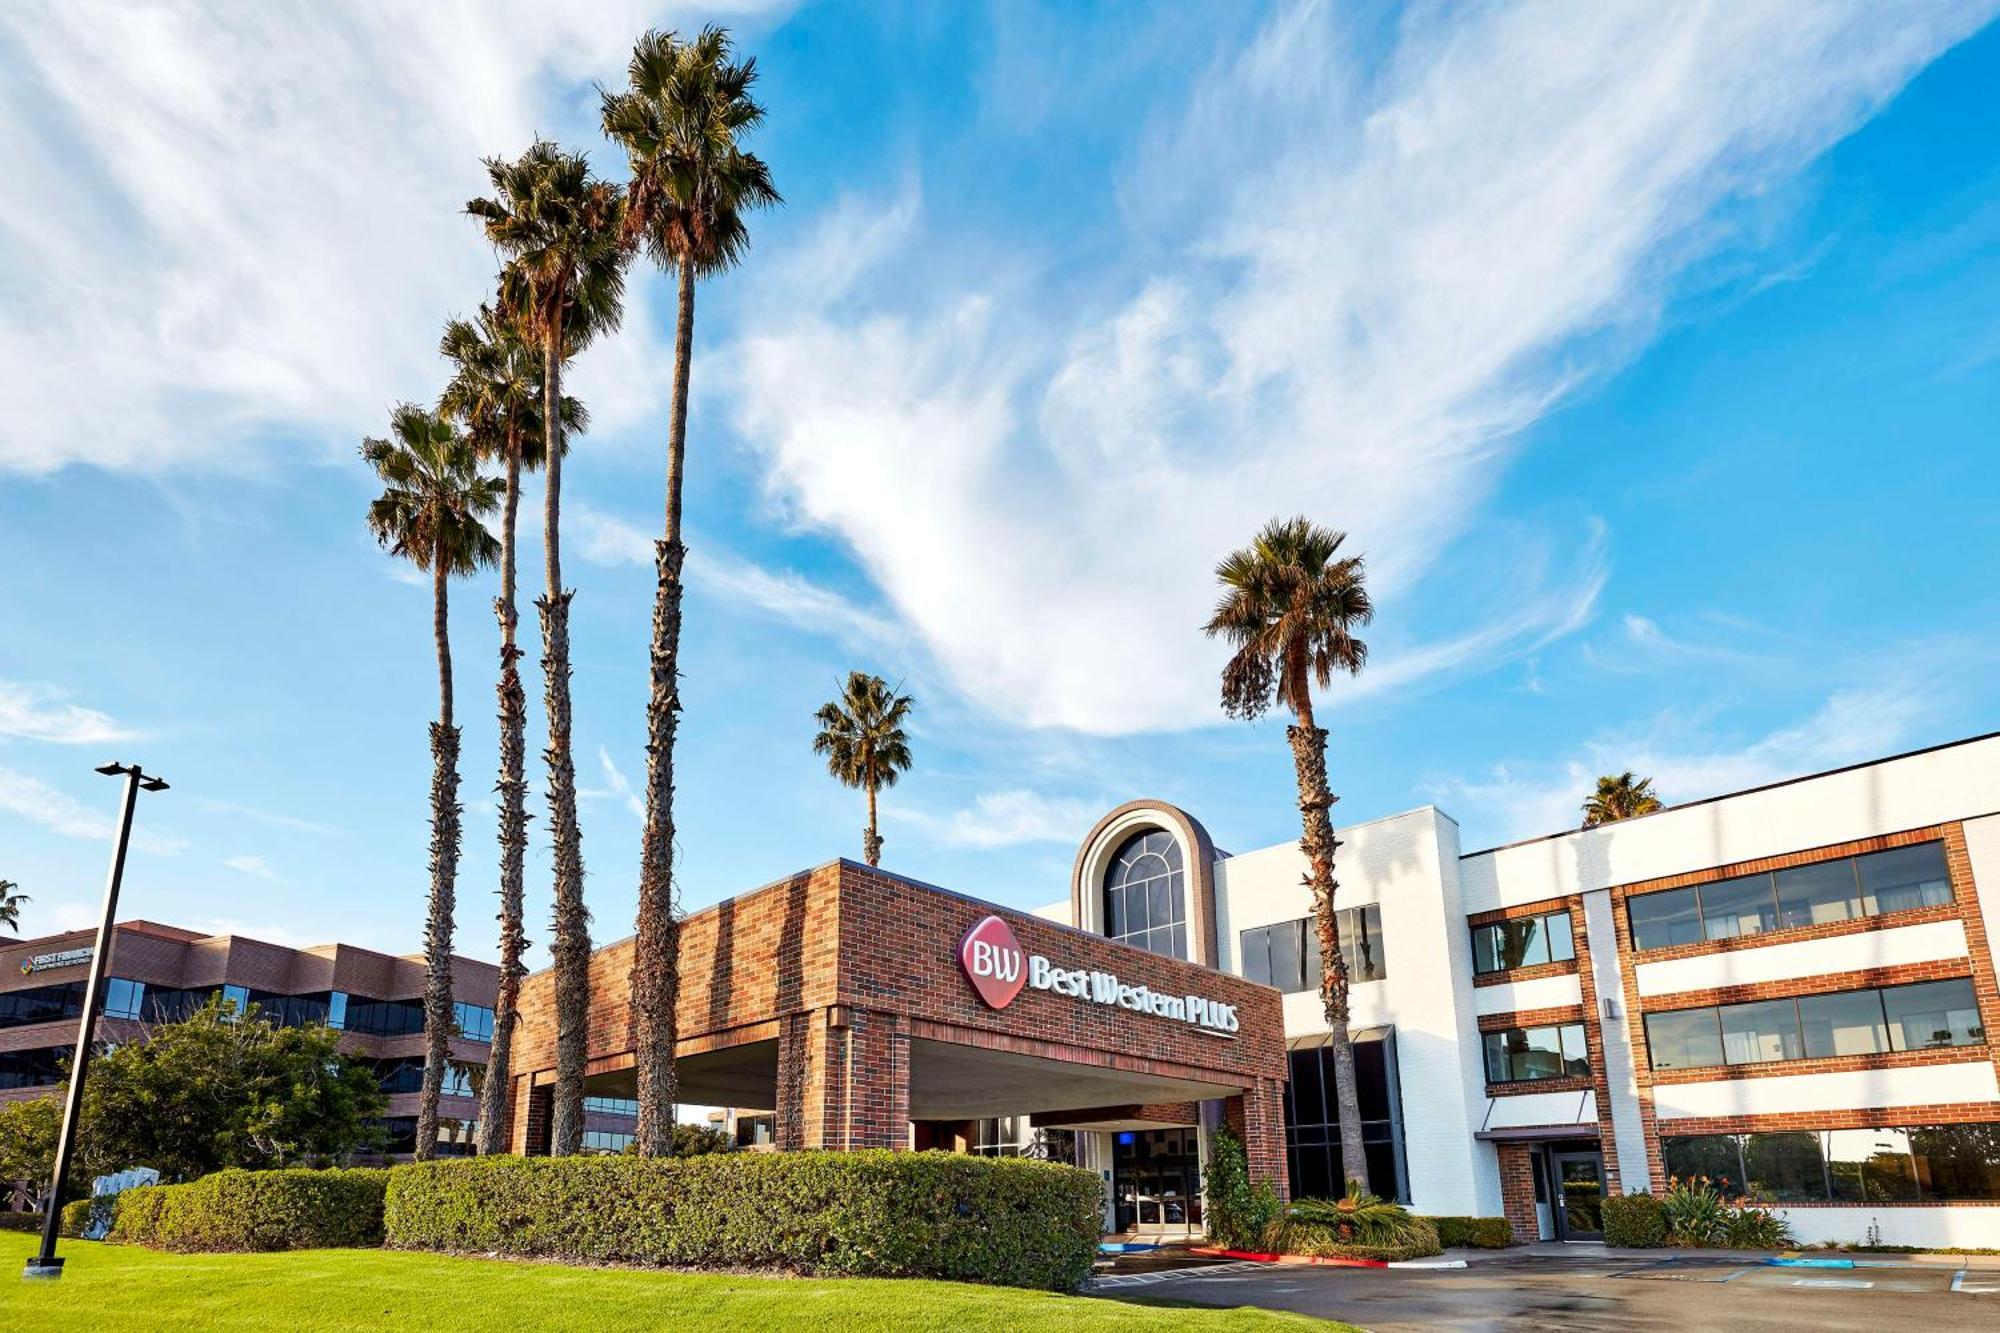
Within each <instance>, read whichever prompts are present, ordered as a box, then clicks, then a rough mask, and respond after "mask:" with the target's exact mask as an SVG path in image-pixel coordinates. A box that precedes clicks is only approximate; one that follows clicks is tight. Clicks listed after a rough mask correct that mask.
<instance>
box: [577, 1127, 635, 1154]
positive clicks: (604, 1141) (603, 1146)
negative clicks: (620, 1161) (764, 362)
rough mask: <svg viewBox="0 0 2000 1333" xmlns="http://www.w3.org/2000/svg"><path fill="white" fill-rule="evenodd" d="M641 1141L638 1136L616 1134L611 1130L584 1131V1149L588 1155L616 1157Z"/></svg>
mask: <svg viewBox="0 0 2000 1333" xmlns="http://www.w3.org/2000/svg"><path fill="white" fill-rule="evenodd" d="M638 1141H639V1136H638V1135H636V1134H615V1133H613V1132H611V1131H610V1130H604V1129H586V1130H584V1131H583V1147H582V1149H581V1151H582V1152H583V1153H585V1154H586V1155H594V1156H599V1157H615V1156H617V1155H618V1154H619V1153H622V1152H624V1151H625V1150H626V1149H627V1148H629V1147H631V1146H632V1145H633V1144H635V1143H637V1142H638Z"/></svg>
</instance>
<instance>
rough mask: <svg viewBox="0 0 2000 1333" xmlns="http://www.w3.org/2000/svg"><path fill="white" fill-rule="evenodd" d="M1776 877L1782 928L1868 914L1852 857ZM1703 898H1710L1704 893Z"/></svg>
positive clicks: (1796, 868)
mask: <svg viewBox="0 0 2000 1333" xmlns="http://www.w3.org/2000/svg"><path fill="white" fill-rule="evenodd" d="M1776 879H1777V882H1778V924H1779V926H1781V927H1783V928H1786V929H1789V928H1791V927H1793V926H1823V925H1825V924H1826V923H1827V922H1829V921H1851V920H1853V919H1854V918H1856V917H1859V916H1865V915H1866V913H1865V912H1863V911H1862V909H1861V895H1860V893H1859V891H1858V889H1857V888H1856V881H1855V878H1854V860H1853V858H1852V857H1842V858H1841V859H1840V860H1838V861H1822V862H1820V863H1819V864H1818V865H1810V866H1794V867H1792V868H1791V869H1790V870H1780V871H1779V872H1778V873H1777V875H1776ZM1703 901H1704V902H1706V901H1707V899H1706V897H1705V896H1704V898H1703Z"/></svg>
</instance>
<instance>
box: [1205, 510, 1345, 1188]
mask: <svg viewBox="0 0 2000 1333" xmlns="http://www.w3.org/2000/svg"><path fill="white" fill-rule="evenodd" d="M1346 540H1347V534H1346V533H1344V532H1334V531H1332V530H1330V529H1327V528H1322V527H1319V526H1317V525H1315V524H1313V523H1311V522H1309V521H1308V520H1306V519H1304V518H1292V519H1273V520H1272V521H1271V522H1269V523H1267V524H1265V525H1264V529H1263V531H1261V532H1259V533H1258V534H1257V537H1256V540H1255V541H1253V542H1252V543H1251V544H1250V546H1249V547H1248V548H1246V549H1244V550H1241V551H1235V552H1232V553H1231V554H1230V555H1229V556H1228V558H1226V559H1225V560H1223V562H1222V563H1221V564H1219V565H1217V566H1216V567H1215V576H1216V578H1217V579H1218V580H1219V581H1220V582H1221V583H1222V586H1223V594H1222V599H1221V601H1220V602H1218V603H1217V604H1216V608H1215V615H1214V616H1213V617H1212V618H1211V619H1210V620H1209V622H1208V633H1209V635H1210V637H1218V636H1219V637H1221V638H1224V639H1226V640H1228V641H1229V642H1230V643H1231V644H1233V645H1234V646H1235V649H1236V651H1235V654H1234V655H1233V656H1231V657H1230V659H1229V662H1228V664H1227V665H1226V666H1224V667H1223V669H1222V708H1223V711H1224V712H1225V713H1227V714H1229V715H1230V716H1231V717H1239V718H1245V719H1249V718H1254V717H1258V716H1261V715H1262V714H1263V713H1265V712H1266V711H1268V710H1269V709H1270V708H1271V707H1272V706H1273V705H1274V704H1282V705H1284V706H1285V707H1286V708H1289V709H1290V710H1291V713H1292V716H1293V718H1294V719H1295V720H1294V722H1293V723H1292V725H1290V726H1288V727H1287V728H1286V729H1285V735H1286V738H1287V739H1288V740H1289V741H1290V742H1291V747H1292V766H1293V768H1294V769H1295V770H1296V772H1297V775H1298V783H1299V818H1300V822H1301V825H1302V836H1301V837H1300V838H1299V849H1300V850H1301V851H1302V852H1304V853H1305V857H1306V867H1307V872H1306V885H1307V887H1309V888H1310V889H1311V890H1312V899H1313V923H1314V926H1315V927H1316V931H1317V934H1318V936H1319V958H1320V1001H1321V1004H1322V1005H1323V1007H1324V1009H1325V1011H1326V1023H1327V1026H1328V1028H1330V1029H1331V1030H1332V1041H1331V1043H1330V1045H1331V1047H1332V1050H1333V1074H1334V1090H1335V1095H1336V1096H1337V1098H1338V1101H1339V1115H1340V1162H1341V1169H1342V1170H1343V1171H1344V1172H1345V1173H1346V1176H1347V1179H1348V1180H1349V1181H1350V1182H1353V1183H1357V1184H1359V1185H1360V1187H1361V1188H1362V1189H1364V1190H1365V1189H1367V1188H1368V1161H1367V1158H1366V1157H1365V1156H1364V1155H1363V1152H1362V1147H1361V1107H1360V1098H1359V1096H1358V1095H1357V1093H1356V1089H1355V1082H1354V1046H1353V1043H1352V1041H1351V1040H1350V1038H1349V1035H1348V1031H1347V964H1346V963H1345V962H1344V961H1343V960H1342V958H1341V954H1340V924H1339V920H1338V918H1337V917H1336V916H1335V914H1334V891H1335V889H1336V888H1338V885H1337V884H1336V883H1335V881H1334V877H1333V856H1334V852H1335V851H1337V850H1338V849H1339V847H1340V841H1339V839H1337V838H1336V837H1334V832H1333V817H1332V814H1331V811H1332V808H1333V803H1334V799H1335V798H1334V795H1333V793H1332V792H1331V791H1330V790H1329V789H1328V787H1327V780H1326V730H1325V729H1324V728H1323V727H1321V726H1319V725H1318V723H1316V722H1315V721H1314V720H1313V704H1312V687H1313V685H1314V684H1318V685H1319V687H1320V688H1321V689H1325V688H1326V687H1327V686H1329V685H1331V684H1332V683H1333V673H1334V672H1336V671H1345V672H1347V673H1348V674H1350V675H1355V674H1359V672H1360V671H1361V668H1362V666H1363V665H1364V664H1365V663H1366V662H1367V660H1368V645H1366V644H1365V643H1363V642H1361V640H1359V639H1357V638H1355V637H1354V631H1355V629H1356V628H1358V627H1359V626H1362V625H1366V624H1367V623H1368V622H1369V620H1370V619H1371V618H1373V616H1374V614H1375V610H1374V607H1373V606H1372V605H1371V604H1370V603H1369V600H1368V589H1367V586H1366V584H1365V582H1364V578H1363V569H1362V560H1361V557H1360V556H1358V555H1356V556H1346V557H1342V556H1341V555H1340V554H1339V552H1340V546H1341V543H1342V542H1344V541H1346Z"/></svg>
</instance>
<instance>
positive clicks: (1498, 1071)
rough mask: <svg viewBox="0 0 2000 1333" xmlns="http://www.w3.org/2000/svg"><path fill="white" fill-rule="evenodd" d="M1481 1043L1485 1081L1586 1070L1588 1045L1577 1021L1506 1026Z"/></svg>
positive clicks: (1559, 1075)
mask: <svg viewBox="0 0 2000 1333" xmlns="http://www.w3.org/2000/svg"><path fill="white" fill-rule="evenodd" d="M1485 1042H1486V1081H1487V1082H1489V1083H1526V1082H1531V1081H1533V1080H1535V1079H1542V1078H1567V1077H1570V1076H1571V1075H1576V1074H1588V1073H1589V1072H1590V1047H1589V1043H1588V1042H1586V1041H1585V1039H1584V1032H1583V1024H1581V1023H1563V1024H1561V1025H1559V1026H1551V1027H1539V1028H1508V1029H1507V1030H1506V1031H1504V1032H1489V1033H1487V1034H1486V1036H1485Z"/></svg>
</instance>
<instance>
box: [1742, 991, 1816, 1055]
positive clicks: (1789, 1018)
mask: <svg viewBox="0 0 2000 1333" xmlns="http://www.w3.org/2000/svg"><path fill="white" fill-rule="evenodd" d="M1802 1051H1803V1047H1802V1044H1801V1043H1800V1041H1799V1006H1798V1002H1797V1001H1795V1000H1756V1001H1753V1002H1752V1003H1749V1004H1725V1005H1723V1006H1722V1055H1723V1058H1724V1059H1725V1060H1727V1061H1728V1062H1729V1063H1730V1064H1732V1065H1754V1064H1762V1063H1764V1062H1765V1061H1767V1060H1796V1059H1798V1058H1799V1056H1800V1054H1802Z"/></svg>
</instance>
